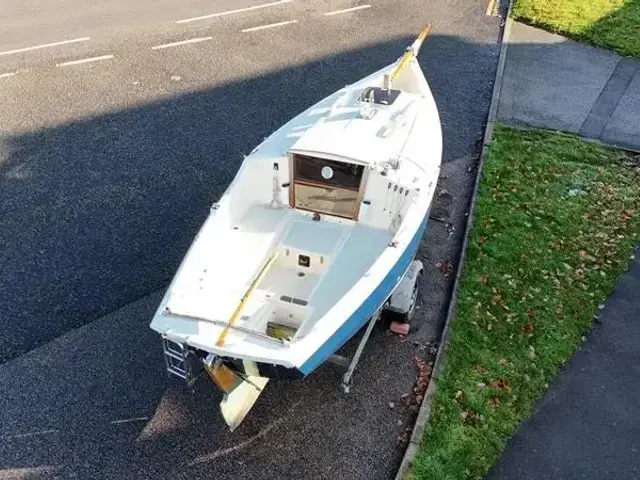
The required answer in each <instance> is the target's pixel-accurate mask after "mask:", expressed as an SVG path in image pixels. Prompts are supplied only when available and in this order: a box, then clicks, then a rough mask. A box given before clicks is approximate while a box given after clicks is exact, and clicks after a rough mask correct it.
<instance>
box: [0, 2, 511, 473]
mask: <svg viewBox="0 0 640 480" xmlns="http://www.w3.org/2000/svg"><path fill="white" fill-rule="evenodd" d="M111 3H113V2H111ZM113 5H116V4H113ZM142 5H148V4H142ZM352 6H353V2H350V1H348V0H331V1H311V0H309V1H296V2H293V5H291V9H288V8H281V7H280V6H279V7H277V8H273V9H264V10H260V11H248V12H244V13H242V14H240V15H230V16H227V17H224V18H216V19H212V20H210V21H205V22H203V23H198V22H195V23H193V24H186V25H184V24H180V25H178V24H172V25H170V26H168V27H167V26H166V25H165V24H162V25H160V24H158V25H156V26H153V25H152V23H153V22H151V23H146V22H147V20H146V19H141V24H143V25H145V26H144V28H141V30H140V31H139V32H130V31H129V27H128V26H126V25H127V24H129V25H135V22H131V21H130V19H127V20H126V21H125V20H122V22H123V23H117V22H116V23H115V24H114V25H113V28H112V29H108V28H106V26H104V25H102V26H101V28H102V27H104V28H105V30H104V31H102V30H100V31H95V32H94V31H92V32H91V33H90V34H87V35H89V36H90V37H91V41H87V42H80V43H77V44H68V45H66V44H65V45H62V46H60V47H59V48H58V47H55V48H53V49H52V50H48V49H40V50H30V51H27V52H22V53H19V54H15V55H13V54H12V55H7V56H2V57H0V72H2V73H12V72H13V73H15V74H14V75H9V76H5V77H1V78H0V82H1V83H0V103H1V104H2V105H3V106H4V107H5V108H4V110H3V116H2V117H0V132H1V133H0V244H2V245H3V248H2V249H0V265H2V267H3V268H2V269H0V299H1V300H0V301H1V302H2V308H0V329H1V331H2V335H0V358H1V360H0V361H2V362H3V363H2V364H1V365H0V391H1V392H2V395H1V396H0V478H2V477H9V478H12V477H16V476H18V477H19V476H23V477H28V476H29V475H31V476H35V477H38V476H39V477H41V478H51V477H55V476H56V475H57V476H59V477H62V478H73V477H74V476H75V477H77V478H95V477H109V478H127V479H129V478H167V477H178V478H212V477H213V478H239V477H240V478H388V477H389V476H392V475H393V473H394V472H395V469H396V467H397V463H398V461H399V459H400V456H401V454H402V451H403V444H402V442H399V441H398V437H399V436H402V434H403V433H404V432H405V429H406V428H407V427H408V426H410V425H411V421H412V418H413V415H414V413H415V412H413V411H411V410H410V409H408V408H406V407H405V406H403V405H402V400H401V397H402V394H403V393H407V392H409V391H410V389H411V387H412V385H413V382H414V380H415V376H416V368H415V365H414V364H413V362H412V357H413V355H414V354H416V353H417V354H419V355H421V356H427V357H428V355H426V352H425V343H426V342H428V341H433V340H435V339H437V336H438V331H439V324H438V322H439V319H440V318H442V313H443V311H444V309H445V308H446V301H447V298H448V296H447V294H448V291H449V288H450V278H449V277H445V276H443V274H442V273H441V272H440V271H438V270H437V269H436V268H435V264H436V263H437V262H439V261H441V260H444V259H449V260H451V261H452V262H454V263H455V261H456V258H457V256H458V253H459V237H460V235H459V232H461V228H460V225H461V222H462V220H463V219H464V212H465V210H466V208H467V205H468V192H469V190H470V184H471V182H470V180H471V179H472V177H473V174H472V173H471V172H472V170H473V167H474V164H475V160H476V158H477V151H476V142H477V140H478V139H479V138H480V137H481V135H482V126H483V125H482V124H483V122H484V120H485V118H486V112H487V108H488V104H489V97H490V93H491V82H492V79H493V73H494V69H495V64H496V61H497V52H498V45H497V44H496V40H497V38H498V32H499V23H500V20H499V19H498V18H493V17H485V10H486V6H485V5H481V4H479V3H477V2H470V1H466V0H464V1H460V2H456V3H455V4H454V5H452V4H451V3H450V2H445V1H437V2H433V3H432V4H430V8H429V12H425V11H424V5H423V4H422V2H419V1H417V0H415V1H413V0H410V1H405V2H402V3H401V4H397V3H396V2H392V1H382V2H376V3H375V4H373V5H372V6H371V8H370V9H366V10H359V11H357V12H353V13H345V14H340V15H335V16H325V15H324V13H326V12H328V11H332V10H339V9H344V8H348V7H352ZM214 7H215V8H214ZM92 8H93V7H92ZM105 8H107V7H105ZM136 8H137V7H136ZM223 8H229V5H228V4H224V2H213V4H212V5H211V8H207V9H206V11H202V10H199V9H197V11H196V10H193V11H191V12H186V13H187V15H185V16H189V15H191V16H197V15H199V14H203V13H208V12H210V11H214V10H218V9H220V10H221V9H223ZM390 12H392V14H391V13H390ZM15 13H16V15H14V17H13V18H17V16H19V14H20V12H18V11H16V12H15ZM143 13H144V12H142V13H140V12H139V11H136V13H135V14H133V13H132V14H131V15H133V16H141V15H143ZM156 13H157V14H159V13H158V12H155V13H153V14H150V16H153V15H156ZM181 15H182V13H181ZM292 19H294V20H296V21H297V23H295V24H288V25H286V26H283V27H278V28H272V29H266V30H261V31H253V32H243V30H246V29H248V28H251V27H255V26H258V25H268V24H273V23H278V22H282V21H287V20H292ZM16 21H18V20H16ZM118 22H120V20H119V21H118ZM9 23H12V22H11V21H9ZM426 23H432V24H433V25H434V27H435V28H434V31H433V34H432V36H431V37H430V39H429V40H428V41H427V43H426V44H425V47H424V48H423V50H422V52H421V55H420V62H421V64H422V66H423V68H424V69H425V72H426V73H427V76H428V78H429V81H430V84H431V87H432V89H433V91H434V95H435V97H436V101H437V102H438V106H439V110H440V114H441V119H442V122H443V130H444V136H445V138H444V142H445V152H446V153H445V158H444V161H445V165H444V166H443V171H442V178H441V184H440V188H441V191H440V194H439V195H438V206H437V208H436V209H434V212H433V215H432V216H434V217H437V218H438V219H440V220H441V221H436V220H433V221H432V222H431V223H430V226H429V231H428V233H427V235H426V236H425V238H424V240H423V243H422V247H421V250H420V256H421V259H422V260H423V261H424V262H425V265H427V272H426V276H425V281H424V284H423V290H424V292H428V296H425V299H424V300H423V303H422V305H421V309H420V311H421V313H422V315H421V316H420V318H421V321H422V322H423V323H422V324H417V325H416V328H415V329H414V335H413V336H412V337H411V338H409V339H408V340H407V341H401V340H400V339H398V338H397V337H392V336H389V335H387V334H386V333H385V332H384V331H381V330H378V331H376V332H375V333H374V335H373V337H372V339H371V340H370V345H369V347H368V348H367V349H366V350H365V353H364V355H363V358H362V361H361V365H360V367H359V368H358V371H357V372H356V375H355V377H354V389H353V393H352V394H351V395H349V396H345V395H344V394H342V392H341V390H340V388H339V380H340V376H341V373H342V372H341V371H340V370H338V369H336V368H335V367H333V366H330V365H329V366H326V367H323V368H322V369H321V370H319V371H318V372H317V373H315V374H314V375H313V376H312V377H310V378H309V379H307V381H305V382H271V383H270V384H269V387H268V390H267V391H266V392H265V393H264V394H263V395H262V396H261V398H260V400H259V402H258V404H257V405H256V406H255V408H254V409H253V410H252V412H251V413H250V416H249V417H248V419H247V421H246V422H244V423H243V425H242V426H241V427H240V428H239V429H238V430H236V431H235V432H234V433H233V434H232V435H231V434H229V433H228V431H227V430H226V427H225V426H224V424H223V422H222V420H221V418H220V415H219V413H218V405H217V402H218V400H219V396H218V394H217V393H216V392H215V389H214V388H213V387H212V386H211V385H209V384H207V383H204V384H202V385H199V386H197V388H196V391H195V392H194V393H190V392H188V391H184V390H183V389H182V388H181V386H180V385H169V386H167V379H166V376H165V373H164V371H163V370H164V365H163V359H162V356H161V353H160V347H159V344H158V339H157V337H156V336H155V335H154V334H153V332H152V331H151V330H150V329H149V328H148V323H149V321H150V319H151V315H152V312H153V309H154V308H155V306H156V305H157V303H158V301H159V296H160V294H161V292H162V289H163V288H165V287H166V285H167V282H168V281H169V279H170V278H171V276H172V274H173V273H174V272H175V269H176V267H177V265H178V263H179V261H180V260H181V258H182V256H183V255H184V252H185V250H186V248H187V247H188V245H189V244H190V242H191V241H192V240H193V236H194V234H195V232H196V230H197V228H198V227H199V225H200V224H201V222H202V221H203V219H204V216H205V215H206V213H207V211H208V208H209V207H210V205H211V203H212V202H213V201H215V199H216V198H217V197H218V195H219V194H220V193H221V192H222V191H223V189H224V188H225V187H226V185H227V184H228V182H229V181H230V180H231V178H232V177H233V175H234V173H235V171H236V169H237V167H238V165H239V163H240V161H241V159H242V154H243V153H246V152H248V151H250V150H251V148H253V147H254V146H255V144H256V143H258V142H259V141H260V140H261V139H262V137H264V136H265V135H268V134H269V133H271V132H272V131H273V130H274V129H275V128H276V127H278V126H279V125H281V124H282V123H283V122H284V121H285V120H287V119H289V118H290V117H291V116H293V115H295V114H296V113H298V112H299V111H301V110H302V109H304V108H305V107H306V106H308V105H311V104H312V103H314V102H316V101H317V100H319V99H321V98H323V97H324V96H326V95H327V94H328V93H330V92H332V91H334V90H336V89H338V88H340V87H342V86H344V85H345V84H347V83H350V82H353V81H354V80H355V79H357V78H360V77H362V76H363V75H365V74H367V73H369V72H370V71H371V70H373V69H376V68H380V67H382V66H383V65H385V64H387V63H388V62H390V61H393V60H394V59H396V58H398V56H399V55H401V53H402V51H403V49H404V48H405V47H406V46H407V44H408V43H409V42H410V41H412V40H413V38H414V37H415V34H416V32H418V31H419V30H420V28H422V27H423V26H424V24H426ZM118 25H122V27H121V28H122V29H121V30H120V29H119V28H120V27H119V26H118ZM43 31H44V27H43ZM120 32H123V33H122V35H121V34H120ZM29 35H30V36H28V38H26V37H25V41H21V42H20V44H19V45H17V47H21V46H24V45H27V44H28V42H31V41H32V40H38V39H39V37H38V29H37V28H32V29H30V34H29ZM207 37H210V39H208V40H206V41H202V42H199V43H189V44H183V45H179V46H175V47H170V48H164V49H153V47H154V46H158V45H164V44H170V43H174V42H177V41H183V40H189V39H193V38H207ZM43 41H44V40H43ZM13 46H16V45H13ZM8 48H9V46H8V45H3V46H2V50H3V51H6V50H7V49H8ZM102 55H112V56H113V58H110V59H105V60H101V61H95V62H89V63H74V64H69V65H67V66H56V65H57V64H65V63H67V62H75V61H77V60H82V59H87V58H91V57H96V56H102ZM447 192H455V195H452V194H451V193H447ZM353 348H354V343H353V342H352V343H351V344H349V345H347V347H346V349H347V352H346V353H348V351H349V349H353ZM389 402H393V403H394V404H395V406H394V408H390V407H389Z"/></svg>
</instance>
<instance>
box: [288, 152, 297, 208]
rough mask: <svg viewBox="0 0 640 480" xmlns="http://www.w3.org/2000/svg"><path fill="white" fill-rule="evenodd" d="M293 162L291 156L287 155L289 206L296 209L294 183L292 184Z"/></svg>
mask: <svg viewBox="0 0 640 480" xmlns="http://www.w3.org/2000/svg"><path fill="white" fill-rule="evenodd" d="M293 169H294V161H293V154H292V153H289V206H290V207H291V208H296V194H295V183H293V178H294V172H293Z"/></svg>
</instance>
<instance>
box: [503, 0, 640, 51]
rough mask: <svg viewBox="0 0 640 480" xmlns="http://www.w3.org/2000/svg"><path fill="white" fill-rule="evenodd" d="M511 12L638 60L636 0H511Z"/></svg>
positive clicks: (639, 17)
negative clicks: (512, 5)
mask: <svg viewBox="0 0 640 480" xmlns="http://www.w3.org/2000/svg"><path fill="white" fill-rule="evenodd" d="M513 16H514V18H516V19H517V20H522V21H525V22H527V23H531V24H534V25H537V26H540V27H542V28H545V29H547V30H551V31H553V32H557V33H560V34H563V35H565V36H568V37H572V38H575V39H577V40H583V41H585V42H588V43H591V44H593V45H596V46H598V47H603V48H610V49H613V50H615V51H617V52H618V53H620V54H622V55H631V56H634V57H636V58H637V59H639V60H640V0H515V5H514V9H513Z"/></svg>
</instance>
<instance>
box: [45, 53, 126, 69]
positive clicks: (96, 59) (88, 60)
mask: <svg viewBox="0 0 640 480" xmlns="http://www.w3.org/2000/svg"><path fill="white" fill-rule="evenodd" d="M112 58H114V56H113V55H101V56H99V57H90V58H81V59H80V60H71V61H69V62H62V63H56V67H68V66H71V65H80V64H81V63H91V62H100V61H102V60H111V59H112Z"/></svg>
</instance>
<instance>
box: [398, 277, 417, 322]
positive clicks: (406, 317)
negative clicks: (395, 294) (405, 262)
mask: <svg viewBox="0 0 640 480" xmlns="http://www.w3.org/2000/svg"><path fill="white" fill-rule="evenodd" d="M421 278H422V271H420V273H418V275H417V276H416V281H415V282H413V288H412V289H411V302H410V304H409V309H408V310H407V311H406V312H405V313H403V314H402V320H403V321H404V322H406V323H411V322H412V321H413V319H414V318H415V313H416V306H417V305H418V298H419V297H420V288H419V284H420V279H421Z"/></svg>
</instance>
